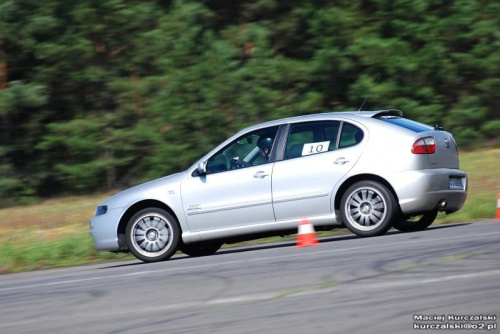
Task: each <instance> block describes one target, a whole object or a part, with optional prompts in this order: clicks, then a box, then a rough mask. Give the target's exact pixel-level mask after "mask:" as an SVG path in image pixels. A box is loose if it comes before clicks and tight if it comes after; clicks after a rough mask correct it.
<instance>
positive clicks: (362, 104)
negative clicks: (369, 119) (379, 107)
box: [358, 75, 382, 111]
mask: <svg viewBox="0 0 500 334" xmlns="http://www.w3.org/2000/svg"><path fill="white" fill-rule="evenodd" d="M381 77H382V76H381V75H379V76H378V78H377V81H376V82H375V85H373V86H374V87H375V86H376V85H377V84H378V81H379V80H380V78H381ZM366 100H368V98H367V97H366V98H365V100H364V101H363V103H361V107H359V109H358V111H361V109H363V106H364V105H365V102H366Z"/></svg>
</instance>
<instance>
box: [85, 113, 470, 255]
mask: <svg viewBox="0 0 500 334" xmlns="http://www.w3.org/2000/svg"><path fill="white" fill-rule="evenodd" d="M466 196H467V175H466V174H465V173H464V172H462V171H460V170H459V166H458V149H457V145H456V142H455V140H454V138H453V136H452V135H451V134H450V133H448V132H446V131H443V129H442V128H439V127H437V126H436V127H431V126H427V125H424V124H421V123H418V122H415V121H412V120H409V119H406V118H403V113H402V112H401V111H399V110H383V111H374V112H334V113H323V114H316V115H308V116H300V117H293V118H287V119H281V120H276V121H271V122H267V123H263V124H258V125H255V126H251V127H249V128H246V129H244V130H241V131H240V132H238V133H237V134H235V135H234V136H232V137H231V138H229V139H227V140H226V141H224V142H223V143H222V144H220V145H219V146H217V147H216V148H214V149H213V150H212V151H211V152H209V153H208V154H206V155H205V156H204V157H203V158H201V160H200V161H198V162H196V163H195V164H194V165H193V166H191V167H190V168H188V169H187V170H186V171H184V172H181V173H178V174H174V175H170V176H167V177H163V178H161V179H158V180H154V181H151V182H148V183H144V184H141V185H139V186H136V187H133V188H130V189H128V190H125V191H123V192H120V193H118V194H116V195H114V196H112V197H111V198H109V199H107V200H105V201H104V202H103V203H101V204H100V205H99V206H98V207H97V209H96V212H95V216H94V217H93V218H92V219H91V221H90V232H91V234H92V236H93V237H94V239H95V249H96V250H98V251H114V252H117V251H130V252H131V253H132V254H134V255H135V256H136V257H137V258H138V259H140V260H142V261H146V262H153V261H161V260H166V259H168V258H169V257H171V256H172V255H173V254H174V252H175V251H176V250H181V251H183V252H184V253H186V254H188V255H191V256H201V255H210V254H213V253H215V252H216V251H217V250H218V249H219V248H220V247H221V245H222V244H223V243H230V242H234V241H239V240H248V239H254V238H258V237H261V236H266V235H284V234H288V233H294V232H295V231H296V230H297V226H298V224H299V222H300V221H301V220H302V219H304V218H308V219H309V220H310V221H311V222H312V223H313V224H314V226H315V228H316V229H323V228H324V229H326V228H332V227H334V226H338V225H342V224H343V225H345V226H346V227H347V228H348V229H349V230H350V231H352V232H353V233H355V234H357V235H359V236H364V237H366V236H376V235H381V234H384V233H385V232H387V230H389V229H390V228H391V227H394V228H396V229H398V230H401V231H417V230H423V229H425V228H427V227H428V226H429V225H430V224H432V222H433V221H434V219H435V218H436V215H437V213H438V211H446V213H452V212H455V211H457V210H459V209H460V208H461V207H462V206H463V204H464V202H465V199H466Z"/></svg>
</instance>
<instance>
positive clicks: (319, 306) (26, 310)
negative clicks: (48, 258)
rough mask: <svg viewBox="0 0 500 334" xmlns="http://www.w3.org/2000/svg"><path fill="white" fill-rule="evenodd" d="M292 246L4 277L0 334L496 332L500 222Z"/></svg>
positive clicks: (499, 296) (499, 295)
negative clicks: (435, 327) (435, 326)
mask: <svg viewBox="0 0 500 334" xmlns="http://www.w3.org/2000/svg"><path fill="white" fill-rule="evenodd" d="M293 246H294V244H293V243H281V244H275V245H267V246H262V247H248V248H241V249H231V250H222V251H220V252H218V253H217V254H216V255H214V256H209V257H203V258H189V257H186V256H176V257H174V258H173V259H171V260H170V261H167V262H162V263H154V264H143V263H140V262H137V261H129V262H120V263H112V264H109V263H108V264H101V265H92V266H82V267H75V268H69V269H57V270H47V271H39V272H31V273H22V274H13V275H3V276H0V333H134V334H137V333H160V332H168V333H257V332H260V333H427V332H428V333H435V332H436V331H435V330H429V331H426V330H416V329H414V326H415V325H421V324H422V325H432V324H439V325H444V326H450V325H451V324H463V326H467V324H471V325H472V327H473V328H474V327H475V326H477V327H478V329H477V330H470V331H467V330H465V331H464V330H460V332H462V333H471V332H486V329H488V328H489V329H490V331H489V332H490V333H493V332H499V331H500V330H499V329H498V326H499V325H500V320H498V317H499V316H500V221H486V222H479V223H473V224H469V223H462V224H455V225H444V226H436V227H430V228H429V229H427V230H426V231H423V232H416V233H398V232H395V231H390V232H389V233H388V234H387V235H385V236H382V237H376V238H365V239H362V238H358V237H355V236H351V235H349V236H340V237H334V238H328V239H323V240H321V243H320V245H318V246H314V247H306V248H296V247H293ZM448 315H459V316H471V315H485V316H495V317H496V318H497V319H496V320H491V318H490V320H485V321H470V320H466V319H462V320H457V321H449V320H448V319H445V321H440V320H439V319H437V320H436V319H435V320H432V321H431V320H427V321H426V320H424V319H425V318H423V317H422V318H420V320H418V319H419V318H418V317H419V316H445V318H446V317H447V316H448ZM415 316H417V320H415ZM482 324H484V330H479V328H480V327H482V326H483V325H482ZM494 326H496V329H495V328H492V327H494Z"/></svg>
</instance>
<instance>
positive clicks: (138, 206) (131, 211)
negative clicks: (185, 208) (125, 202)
mask: <svg viewBox="0 0 500 334" xmlns="http://www.w3.org/2000/svg"><path fill="white" fill-rule="evenodd" d="M146 208H158V209H163V210H165V211H167V212H168V213H170V214H171V215H172V216H173V217H174V218H175V219H176V220H177V225H178V226H179V229H180V230H181V234H182V226H181V224H180V223H179V217H178V216H177V215H176V214H175V212H174V210H172V209H171V208H170V207H169V206H168V205H166V204H165V203H163V202H161V201H158V200H154V199H146V200H142V201H139V202H137V203H134V204H133V205H131V206H130V207H129V208H128V209H127V211H125V213H124V214H123V215H122V217H121V218H120V222H119V223H118V231H117V233H118V238H119V239H120V240H123V241H124V238H125V229H126V228H127V223H128V222H129V220H130V219H131V218H132V216H133V215H135V214H136V213H137V212H139V211H140V210H142V209H146ZM121 244H122V245H125V243H123V242H121Z"/></svg>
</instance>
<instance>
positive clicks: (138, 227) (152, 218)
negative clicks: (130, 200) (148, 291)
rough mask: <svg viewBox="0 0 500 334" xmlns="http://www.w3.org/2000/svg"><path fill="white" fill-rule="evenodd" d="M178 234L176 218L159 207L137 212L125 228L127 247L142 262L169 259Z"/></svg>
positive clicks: (174, 249) (175, 246)
mask: <svg viewBox="0 0 500 334" xmlns="http://www.w3.org/2000/svg"><path fill="white" fill-rule="evenodd" d="M180 234H181V233H180V228H179V225H178V224H177V220H176V219H175V218H174V217H173V216H172V215H171V214H169V213H168V212H166V211H165V210H162V209H159V208H147V209H143V210H141V211H139V212H137V213H136V214H135V215H134V216H133V217H132V218H131V219H130V221H129V223H128V224H127V229H126V230H125V236H126V240H127V245H128V249H129V250H130V252H131V253H132V254H134V256H135V257H136V258H138V259H139V260H142V261H144V262H157V261H164V260H167V259H169V258H170V257H171V256H172V255H173V254H174V253H175V251H176V249H177V244H178V243H179V240H180Z"/></svg>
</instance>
